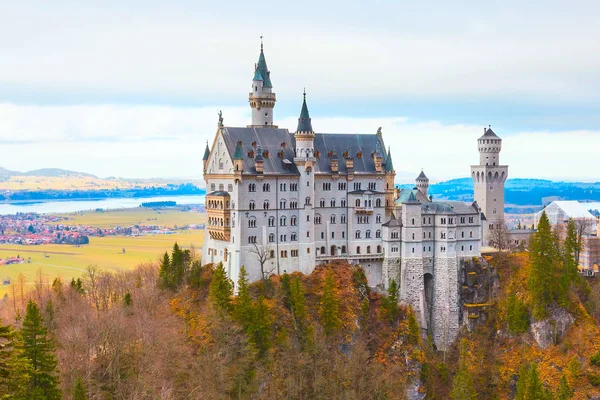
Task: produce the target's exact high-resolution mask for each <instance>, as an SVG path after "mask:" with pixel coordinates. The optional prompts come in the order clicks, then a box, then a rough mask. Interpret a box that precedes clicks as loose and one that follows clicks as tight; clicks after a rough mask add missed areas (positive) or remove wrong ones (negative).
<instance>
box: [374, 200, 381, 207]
mask: <svg viewBox="0 0 600 400" xmlns="http://www.w3.org/2000/svg"><path fill="white" fill-rule="evenodd" d="M375 207H381V199H377V200H375Z"/></svg>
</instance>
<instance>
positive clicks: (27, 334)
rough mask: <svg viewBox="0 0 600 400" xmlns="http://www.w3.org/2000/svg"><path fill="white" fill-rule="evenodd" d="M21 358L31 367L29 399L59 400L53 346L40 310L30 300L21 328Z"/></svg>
mask: <svg viewBox="0 0 600 400" xmlns="http://www.w3.org/2000/svg"><path fill="white" fill-rule="evenodd" d="M21 338H22V343H21V346H22V349H23V353H22V355H21V356H22V357H23V358H24V359H25V360H27V361H29V363H30V365H31V377H30V379H29V384H28V388H27V390H28V394H29V396H30V397H31V398H36V397H38V396H39V395H43V397H42V398H44V399H47V400H54V399H60V398H61V395H60V390H59V388H58V377H57V375H58V374H57V369H56V367H57V362H56V356H55V354H54V344H53V342H52V340H51V339H49V338H48V330H47V328H46V327H45V326H44V323H43V320H42V316H41V314H40V309H39V308H38V306H37V304H36V303H35V302H33V301H32V300H29V303H27V311H26V313H25V319H24V320H23V326H22V328H21Z"/></svg>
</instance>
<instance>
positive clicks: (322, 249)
mask: <svg viewBox="0 0 600 400" xmlns="http://www.w3.org/2000/svg"><path fill="white" fill-rule="evenodd" d="M321 254H325V246H321Z"/></svg>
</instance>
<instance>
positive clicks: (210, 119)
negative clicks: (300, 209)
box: [0, 104, 600, 181]
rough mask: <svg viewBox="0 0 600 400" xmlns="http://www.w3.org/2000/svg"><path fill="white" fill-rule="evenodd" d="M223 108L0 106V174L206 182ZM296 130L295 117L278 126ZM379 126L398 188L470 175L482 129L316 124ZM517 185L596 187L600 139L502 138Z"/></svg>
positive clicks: (353, 121)
mask: <svg viewBox="0 0 600 400" xmlns="http://www.w3.org/2000/svg"><path fill="white" fill-rule="evenodd" d="M218 109H219V107H216V106H215V107H206V108H185V107H167V106H160V107H159V106H123V105H99V106H23V105H14V104H0V149H1V150H2V160H1V162H0V165H1V166H3V167H5V168H8V169H17V170H31V169H36V168H44V167H57V168H65V169H72V170H79V171H83V172H90V173H94V174H96V175H99V176H125V177H140V178H142V177H200V176H201V174H202V160H201V158H202V154H203V152H204V146H205V142H206V141H207V140H209V141H212V139H213V137H214V134H215V132H216V122H217V110H218ZM249 114H250V113H249V109H248V108H247V107H237V108H223V115H224V118H225V123H226V125H230V126H245V125H246V124H247V123H248V121H249V118H250V117H249ZM276 122H277V123H278V124H279V126H280V127H283V128H288V129H290V130H294V129H295V127H296V124H297V117H295V116H289V117H283V118H279V119H278V120H277V121H276ZM380 126H381V127H382V129H383V133H384V141H385V143H386V145H389V146H390V147H391V149H392V154H393V157H394V166H395V168H396V171H397V173H398V178H399V180H402V181H406V180H407V179H408V180H410V179H412V178H411V177H413V176H415V177H416V175H417V174H418V173H419V171H420V170H421V168H423V169H424V170H425V172H426V173H427V175H428V176H429V178H430V179H431V180H432V181H440V180H445V179H449V178H456V177H464V176H468V175H469V167H470V165H471V164H476V163H477V162H478V160H479V158H478V153H477V145H476V140H477V138H478V137H479V136H480V135H481V134H482V127H477V126H472V125H460V124H456V125H447V124H442V123H439V122H436V121H428V122H416V121H413V120H411V119H410V118H408V117H406V116H390V117H384V118H352V117H328V118H317V119H315V118H313V127H314V128H315V130H317V131H318V132H331V133H371V134H374V133H375V132H376V131H377V128H378V127H380ZM495 131H496V132H497V133H498V134H499V135H500V136H502V137H503V139H504V142H503V147H504V148H503V151H502V154H501V159H502V162H503V163H507V164H509V165H510V169H509V174H510V176H511V177H529V178H550V179H564V180H576V179H581V180H597V176H598V162H597V149H598V148H600V131H564V132H553V133H548V132H516V133H511V134H506V133H503V130H502V127H495Z"/></svg>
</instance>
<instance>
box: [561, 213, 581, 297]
mask: <svg viewBox="0 0 600 400" xmlns="http://www.w3.org/2000/svg"><path fill="white" fill-rule="evenodd" d="M580 251H581V245H580V243H579V241H578V240H577V224H576V223H575V221H574V220H573V218H570V219H569V223H568V224H567V236H566V238H565V243H564V275H565V286H566V288H565V289H568V285H569V284H570V283H571V282H573V281H574V280H575V279H577V277H578V274H577V272H578V270H577V259H576V258H575V257H576V255H577V254H579V252H580Z"/></svg>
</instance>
